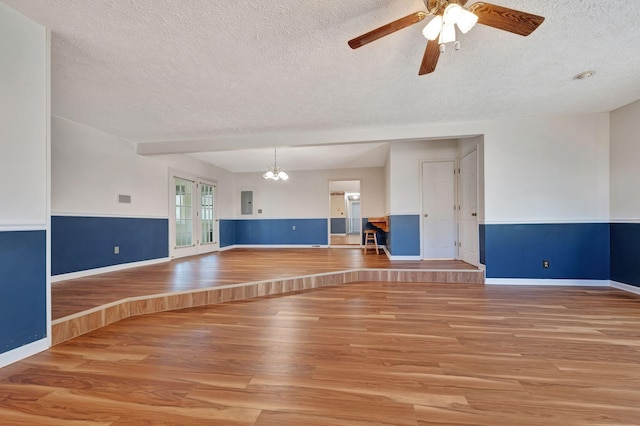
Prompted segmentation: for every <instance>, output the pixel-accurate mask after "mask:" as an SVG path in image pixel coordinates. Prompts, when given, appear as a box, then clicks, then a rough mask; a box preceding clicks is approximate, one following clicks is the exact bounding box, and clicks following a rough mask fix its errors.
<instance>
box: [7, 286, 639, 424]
mask: <svg viewBox="0 0 640 426" xmlns="http://www.w3.org/2000/svg"><path fill="white" fill-rule="evenodd" d="M639 342H640V298H639V297H638V296H635V295H632V294H628V293H624V292H621V291H618V290H615V289H608V288H602V289H596V288H550V287H545V288H536V287H490V286H489V287H485V286H482V285H477V284H476V285H467V284H424V283H384V282H363V283H352V284H349V285H344V286H339V287H325V288H323V289H316V290H308V291H305V292H301V293H297V294H293V295H287V296H281V297H267V298H262V299H253V300H245V301H241V302H231V303H224V304H219V305H214V306H210V307H206V308H193V309H189V310H183V311H173V312H165V313H159V314H152V315H146V316H140V317H135V318H129V319H126V320H123V321H121V322H118V323H116V324H113V325H110V326H107V327H104V328H101V329H99V330H97V331H94V332H92V333H90V334H87V335H85V336H82V337H78V338H75V339H73V340H70V341H68V342H66V343H63V344H60V345H58V346H55V347H54V348H52V349H50V350H49V351H47V352H45V353H42V354H39V355H36V356H33V357H31V358H29V359H27V360H25V361H22V362H19V363H16V364H13V365H11V366H9V367H6V368H4V369H1V370H0V419H1V420H0V424H3V425H80V424H82V425H156V424H157V425H199V424H207V425H231V426H233V425H280V426H282V425H295V426H304V425H412V426H413V425H422V426H424V425H508V426H516V425H524V426H527V425H536V426H537V425H539V426H542V425H544V426H548V425H563V426H565V425H568V426H572V425H637V424H640V343H639Z"/></svg>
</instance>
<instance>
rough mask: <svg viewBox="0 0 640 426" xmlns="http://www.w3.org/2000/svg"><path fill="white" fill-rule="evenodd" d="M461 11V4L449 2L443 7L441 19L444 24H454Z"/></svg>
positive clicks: (462, 10)
mask: <svg viewBox="0 0 640 426" xmlns="http://www.w3.org/2000/svg"><path fill="white" fill-rule="evenodd" d="M462 12H464V9H463V8H462V6H460V5H459V4H457V3H451V4H449V6H447V7H446V8H445V9H444V13H443V14H442V19H443V20H444V23H445V24H449V25H454V24H456V23H457V22H458V20H459V19H460V17H461V16H462Z"/></svg>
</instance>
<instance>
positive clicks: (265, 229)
mask: <svg viewBox="0 0 640 426" xmlns="http://www.w3.org/2000/svg"><path fill="white" fill-rule="evenodd" d="M234 222H235V223H234V227H235V232H234V234H235V244H245V245H328V244H329V241H328V235H329V234H328V232H329V230H328V229H327V226H328V224H327V219H238V220H235V221H234ZM294 227H295V229H294ZM221 229H222V226H221ZM220 240H221V243H222V237H221V238H220ZM227 242H228V241H225V243H227Z"/></svg>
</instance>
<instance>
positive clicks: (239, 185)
mask: <svg viewBox="0 0 640 426" xmlns="http://www.w3.org/2000/svg"><path fill="white" fill-rule="evenodd" d="M289 176H290V178H289V180H288V181H286V182H282V181H278V182H274V181H271V180H264V179H262V174H261V173H258V172H256V173H238V174H236V175H235V181H236V192H235V199H234V209H235V215H236V218H240V219H242V218H253V219H256V218H265V219H274V218H323V217H329V215H330V197H329V181H330V180H357V179H359V180H360V183H361V184H360V193H361V197H362V216H363V217H369V216H371V217H373V216H383V215H384V204H385V200H384V195H385V180H384V169H383V168H382V167H371V168H360V169H337V170H310V171H291V172H289ZM240 191H253V205H254V214H253V215H252V216H247V215H244V216H243V215H241V214H240ZM258 209H262V214H259V213H258Z"/></svg>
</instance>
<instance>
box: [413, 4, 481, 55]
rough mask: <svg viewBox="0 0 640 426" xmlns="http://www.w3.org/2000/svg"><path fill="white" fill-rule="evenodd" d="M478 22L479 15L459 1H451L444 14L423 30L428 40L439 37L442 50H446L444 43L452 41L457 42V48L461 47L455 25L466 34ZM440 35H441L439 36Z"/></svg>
mask: <svg viewBox="0 0 640 426" xmlns="http://www.w3.org/2000/svg"><path fill="white" fill-rule="evenodd" d="M477 22H478V17H477V16H476V15H475V14H474V13H472V12H469V11H468V10H466V9H465V8H464V7H462V6H460V5H459V4H457V3H449V4H448V5H447V7H446V8H445V9H444V12H443V13H442V15H436V16H435V17H434V18H433V19H432V20H431V21H429V23H428V24H427V26H426V27H424V30H422V34H424V36H425V37H426V38H427V39H428V40H436V39H438V44H440V51H441V52H444V45H445V44H447V43H451V42H453V43H456V50H457V49H459V42H458V41H456V29H455V25H457V26H458V29H459V30H460V31H461V32H462V33H463V34H466V33H468V32H469V30H471V28H473V26H474V25H475V24H476V23H477ZM438 36H440V37H439V38H438Z"/></svg>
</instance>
